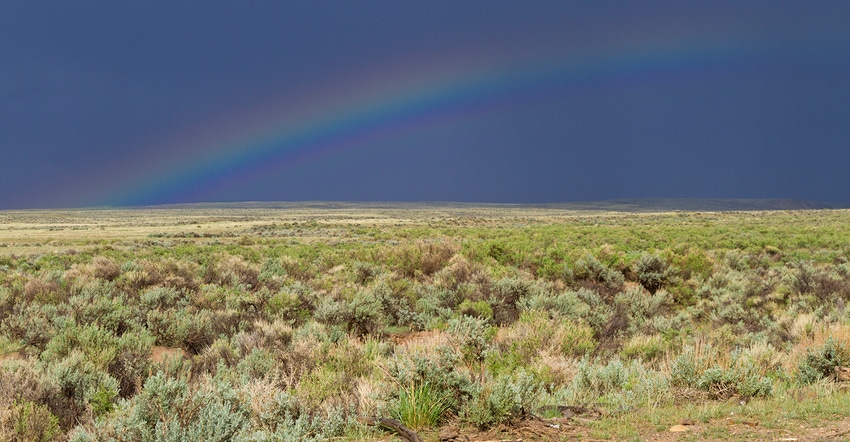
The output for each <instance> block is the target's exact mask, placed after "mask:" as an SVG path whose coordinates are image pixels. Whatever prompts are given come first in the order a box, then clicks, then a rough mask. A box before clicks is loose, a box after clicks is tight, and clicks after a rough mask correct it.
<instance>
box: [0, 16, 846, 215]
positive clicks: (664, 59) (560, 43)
mask: <svg viewBox="0 0 850 442" xmlns="http://www.w3.org/2000/svg"><path fill="white" fill-rule="evenodd" d="M848 22H850V4H847V3H845V2H818V3H816V4H807V3H804V2H792V1H778V2H777V1H772V2H687V4H685V3H684V2H630V3H629V4H628V5H623V4H620V2H604V1H602V2H572V1H567V2H554V3H553V2H521V3H517V2H492V1H488V2H483V1H468V2H449V1H436V2H379V1H374V2H356V3H355V2H343V1H329V2H287V1H284V2H279V1H278V2H271V1H269V2H263V1H259V2H251V3H248V4H244V3H236V2H215V1H208V2H200V1H183V2H146V3H144V4H123V3H115V2H76V1H71V2H61V3H55V2H32V1H9V2H3V3H2V4H0V41H2V42H3V43H2V44H0V153H2V158H3V160H2V162H0V188H2V189H3V192H0V209H13V208H49V207H83V206H94V205H104V204H109V205H147V204H167V203H187V202H203V201H207V202H209V201H303V200H339V201H346V200H347V201H462V202H507V203H549V202H570V201H591V200H607V199H618V198H651V197H663V198H671V197H676V198H791V199H801V200H811V201H821V202H834V203H850V194H848V192H847V191H846V189H848V188H850V178H848V174H846V173H845V169H846V165H847V164H850V149H848V148H847V143H848V139H850V125H848V124H847V121H848V117H850V80H848V79H850V28H848V27H847V26H846V23H848Z"/></svg>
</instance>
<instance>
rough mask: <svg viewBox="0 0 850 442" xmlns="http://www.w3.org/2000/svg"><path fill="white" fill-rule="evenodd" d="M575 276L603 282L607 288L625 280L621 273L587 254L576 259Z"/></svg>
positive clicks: (618, 284)
mask: <svg viewBox="0 0 850 442" xmlns="http://www.w3.org/2000/svg"><path fill="white" fill-rule="evenodd" d="M575 276H576V277H577V278H580V279H586V280H591V281H594V282H597V283H600V284H604V285H605V286H606V287H608V288H614V289H616V288H619V287H621V286H622V285H623V283H624V282H625V277H624V276H623V274H622V273H620V272H618V271H616V270H613V269H610V268H608V266H606V265H605V264H603V263H602V262H601V261H599V260H598V259H596V257H595V256H593V255H591V254H589V253H588V254H587V255H585V256H584V257H582V258H580V259H579V260H578V261H576V264H575Z"/></svg>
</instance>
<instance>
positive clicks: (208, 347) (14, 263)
mask: <svg viewBox="0 0 850 442" xmlns="http://www.w3.org/2000/svg"><path fill="white" fill-rule="evenodd" d="M848 216H850V212H848V211H846V210H806V211H738V212H692V211H689V212H659V213H653V212H643V213H624V212H606V211H574V210H567V209H565V208H552V207H528V206H504V205H491V206H482V205H462V204H454V205H445V204H430V205H428V204H422V205H417V204H409V205H402V204H384V205H381V204H342V203H339V204H333V203H314V204H309V203H301V204H275V205H264V204H257V205H251V204H247V205H236V206H227V205H206V206H183V207H181V206H175V207H169V208H139V209H122V210H117V209H92V210H64V211H58V210H54V211H7V212H0V359H2V361H0V439H3V440H39V441H47V440H66V439H70V440H74V441H87V440H120V441H135V440H140V441H141V440H163V441H164V440H256V441H261V440H262V441H265V440H308V439H314V440H326V439H329V438H336V439H338V440H346V439H347V440H364V439H366V440H388V439H390V438H398V437H401V436H399V435H396V434H394V433H392V432H391V431H389V430H386V429H382V428H380V427H378V426H375V425H372V424H373V423H374V422H375V420H374V419H372V420H370V418H387V419H393V420H395V421H397V422H400V423H401V424H403V425H404V426H405V427H407V428H410V429H412V431H414V432H415V433H417V434H418V435H419V436H421V437H422V438H424V439H425V440H438V439H441V438H442V439H444V440H517V439H522V440H561V439H570V438H581V439H618V440H622V439H655V440H707V439H713V440H726V439H753V438H756V439H769V440H820V439H840V438H847V437H848V436H850V432H848V429H850V393H848V389H847V386H848V379H847V372H848V371H850V312H848V311H847V308H846V303H847V302H848V301H850V223H848V219H850V218H848ZM670 430H676V431H670Z"/></svg>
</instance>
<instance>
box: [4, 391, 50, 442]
mask: <svg viewBox="0 0 850 442" xmlns="http://www.w3.org/2000/svg"><path fill="white" fill-rule="evenodd" d="M6 407H8V408H7V409H6V410H3V408H6ZM61 436H62V432H61V430H60V428H59V419H58V418H57V417H56V416H54V415H53V413H51V412H50V410H48V409H47V407H45V406H44V405H41V404H36V403H34V402H31V401H28V400H18V401H15V402H13V403H11V404H4V405H0V437H2V438H3V440H7V441H14V442H17V441H21V442H24V441H26V442H50V441H59V440H62V437H61Z"/></svg>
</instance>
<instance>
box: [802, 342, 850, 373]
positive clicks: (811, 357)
mask: <svg viewBox="0 0 850 442" xmlns="http://www.w3.org/2000/svg"><path fill="white" fill-rule="evenodd" d="M847 365H850V347H848V345H847V344H846V343H843V342H840V341H836V340H835V339H833V338H832V337H829V338H827V340H826V342H824V343H823V345H822V346H820V347H816V348H812V349H809V351H808V352H806V357H804V358H803V360H802V361H800V363H799V364H798V365H797V380H798V381H799V382H800V383H801V384H811V383H813V382H815V381H818V380H820V379H823V378H825V377H827V376H829V375H831V374H833V372H834V370H835V368H836V367H842V366H847Z"/></svg>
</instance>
